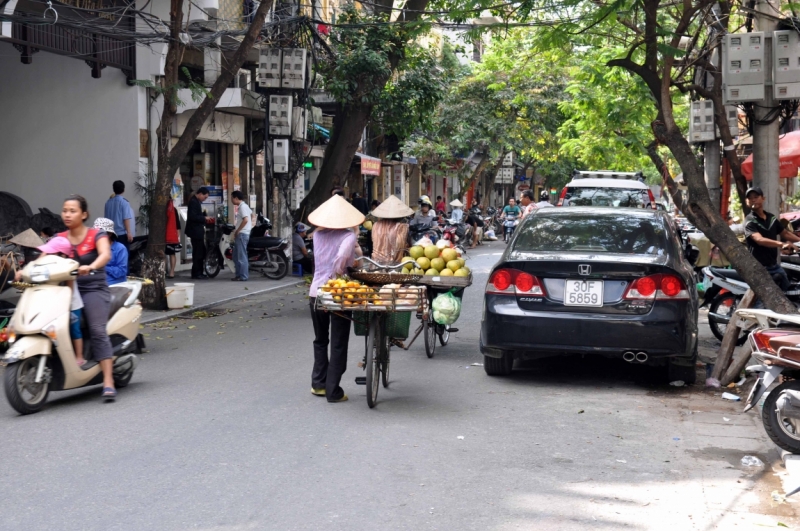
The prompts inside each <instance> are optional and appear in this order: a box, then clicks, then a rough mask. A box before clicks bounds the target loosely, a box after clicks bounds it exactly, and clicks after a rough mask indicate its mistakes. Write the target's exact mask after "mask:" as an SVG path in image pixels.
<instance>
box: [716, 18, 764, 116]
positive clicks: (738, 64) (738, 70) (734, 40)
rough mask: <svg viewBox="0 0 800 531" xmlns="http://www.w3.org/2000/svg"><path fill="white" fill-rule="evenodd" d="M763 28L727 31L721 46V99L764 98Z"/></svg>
mask: <svg viewBox="0 0 800 531" xmlns="http://www.w3.org/2000/svg"><path fill="white" fill-rule="evenodd" d="M765 81H766V70H765V65H764V32H762V31H754V32H752V33H729V34H727V35H725V39H724V41H723V48H722V99H723V102H724V103H726V104H727V103H738V102H742V101H759V100H763V99H764V83H765Z"/></svg>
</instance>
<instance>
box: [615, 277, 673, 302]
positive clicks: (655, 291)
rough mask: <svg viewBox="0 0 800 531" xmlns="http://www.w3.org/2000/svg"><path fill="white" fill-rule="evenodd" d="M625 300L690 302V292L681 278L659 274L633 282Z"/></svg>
mask: <svg viewBox="0 0 800 531" xmlns="http://www.w3.org/2000/svg"><path fill="white" fill-rule="evenodd" d="M623 298H625V299H628V300H637V299H638V300H642V299H647V300H651V299H658V300H688V299H689V291H688V290H687V289H686V284H684V282H683V280H681V279H680V278H679V277H677V276H675V275H670V274H663V275H662V274H657V275H649V276H646V277H641V278H637V279H636V280H634V281H633V282H631V285H630V286H629V287H628V291H627V292H625V296H624V297H623Z"/></svg>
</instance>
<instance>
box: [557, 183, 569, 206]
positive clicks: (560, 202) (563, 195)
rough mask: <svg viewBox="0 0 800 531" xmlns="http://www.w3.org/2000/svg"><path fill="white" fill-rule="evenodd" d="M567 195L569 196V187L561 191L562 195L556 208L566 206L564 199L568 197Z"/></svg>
mask: <svg viewBox="0 0 800 531" xmlns="http://www.w3.org/2000/svg"><path fill="white" fill-rule="evenodd" d="M566 195H567V187H566V186H565V187H564V188H563V189H562V190H561V195H560V196H558V203H556V206H564V197H566Z"/></svg>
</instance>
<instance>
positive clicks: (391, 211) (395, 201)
mask: <svg viewBox="0 0 800 531" xmlns="http://www.w3.org/2000/svg"><path fill="white" fill-rule="evenodd" d="M413 214H414V211H413V210H411V208H410V207H409V206H408V205H406V204H405V203H403V202H402V201H401V200H400V199H399V198H398V197H397V196H396V195H390V196H389V198H388V199H387V200H386V201H384V202H383V203H381V204H380V205H378V206H377V207H376V208H375V210H373V211H372V215H373V216H375V217H376V218H385V219H396V218H405V217H407V216H411V215H413Z"/></svg>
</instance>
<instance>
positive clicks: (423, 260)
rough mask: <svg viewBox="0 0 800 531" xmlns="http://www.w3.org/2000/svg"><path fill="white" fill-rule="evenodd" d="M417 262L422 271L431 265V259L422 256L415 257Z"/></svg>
mask: <svg viewBox="0 0 800 531" xmlns="http://www.w3.org/2000/svg"><path fill="white" fill-rule="evenodd" d="M417 263H418V264H419V267H420V269H422V270H423V271H427V270H428V268H429V267H431V261H430V260H428V259H427V258H425V257H424V256H423V257H420V258H417Z"/></svg>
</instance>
